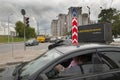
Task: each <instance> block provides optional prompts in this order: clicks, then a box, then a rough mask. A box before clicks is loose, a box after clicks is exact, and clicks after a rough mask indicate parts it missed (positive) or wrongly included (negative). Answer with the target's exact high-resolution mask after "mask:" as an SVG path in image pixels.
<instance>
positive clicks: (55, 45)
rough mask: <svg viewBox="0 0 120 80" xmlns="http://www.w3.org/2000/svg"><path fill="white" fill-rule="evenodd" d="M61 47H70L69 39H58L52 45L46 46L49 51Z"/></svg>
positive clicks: (70, 41)
mask: <svg viewBox="0 0 120 80" xmlns="http://www.w3.org/2000/svg"><path fill="white" fill-rule="evenodd" d="M62 45H66V46H70V45H72V40H71V39H64V40H62V39H58V40H56V41H55V42H54V43H52V44H50V45H49V46H48V49H49V50H50V49H53V48H55V47H57V46H62Z"/></svg>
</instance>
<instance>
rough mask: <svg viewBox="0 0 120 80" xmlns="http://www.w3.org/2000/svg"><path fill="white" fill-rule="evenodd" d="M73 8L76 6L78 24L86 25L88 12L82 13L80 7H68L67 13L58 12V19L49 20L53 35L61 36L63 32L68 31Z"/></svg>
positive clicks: (70, 26)
mask: <svg viewBox="0 0 120 80" xmlns="http://www.w3.org/2000/svg"><path fill="white" fill-rule="evenodd" d="M73 8H76V10H77V19H78V25H79V26H80V25H87V24H88V22H89V21H88V20H89V18H88V14H87V13H83V14H82V7H70V8H68V10H69V11H68V14H59V15H58V20H56V22H55V21H54V20H53V21H52V22H51V34H52V35H53V36H63V35H65V33H67V32H70V31H71V28H72V25H71V23H72V17H73V14H72V10H73Z"/></svg>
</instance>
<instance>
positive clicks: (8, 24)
mask: <svg viewBox="0 0 120 80" xmlns="http://www.w3.org/2000/svg"><path fill="white" fill-rule="evenodd" d="M11 15H13V14H10V15H8V43H9V42H10V40H9V38H10V25H9V22H10V16H11Z"/></svg>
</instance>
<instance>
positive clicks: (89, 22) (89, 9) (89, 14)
mask: <svg viewBox="0 0 120 80" xmlns="http://www.w3.org/2000/svg"><path fill="white" fill-rule="evenodd" d="M87 8H88V14H89V17H88V24H90V7H89V6H87Z"/></svg>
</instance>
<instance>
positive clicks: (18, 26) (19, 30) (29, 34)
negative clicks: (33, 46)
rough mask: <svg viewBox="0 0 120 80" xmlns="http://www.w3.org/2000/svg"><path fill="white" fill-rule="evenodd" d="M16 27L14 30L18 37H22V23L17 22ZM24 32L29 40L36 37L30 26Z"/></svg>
mask: <svg viewBox="0 0 120 80" xmlns="http://www.w3.org/2000/svg"><path fill="white" fill-rule="evenodd" d="M15 25H16V27H15V30H16V32H17V34H18V36H19V37H24V23H23V22H21V21H18V22H16V24H15ZM25 30H26V31H25V32H26V38H27V39H29V38H33V37H35V36H36V33H35V29H34V28H32V27H30V26H27V27H26V28H25Z"/></svg>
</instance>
